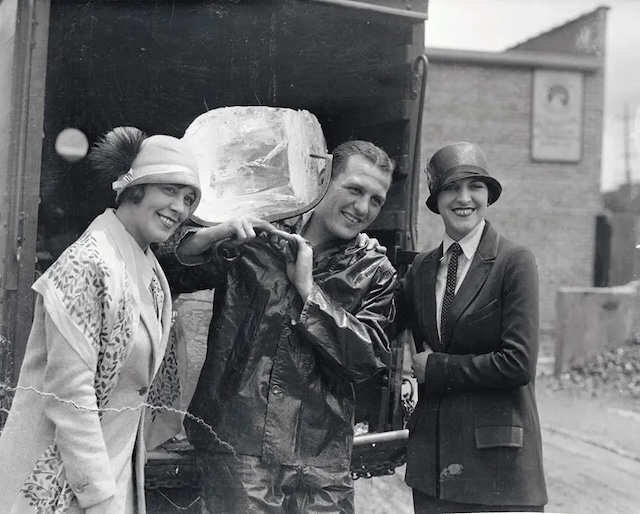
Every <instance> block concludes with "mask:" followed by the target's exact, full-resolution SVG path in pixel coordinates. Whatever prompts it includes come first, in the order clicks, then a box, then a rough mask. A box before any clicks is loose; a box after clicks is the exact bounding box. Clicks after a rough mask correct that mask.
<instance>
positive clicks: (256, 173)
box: [183, 107, 331, 225]
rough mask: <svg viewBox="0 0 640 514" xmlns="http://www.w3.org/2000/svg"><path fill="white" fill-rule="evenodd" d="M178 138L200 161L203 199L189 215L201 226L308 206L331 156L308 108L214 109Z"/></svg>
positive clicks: (319, 192) (283, 214) (320, 189)
mask: <svg viewBox="0 0 640 514" xmlns="http://www.w3.org/2000/svg"><path fill="white" fill-rule="evenodd" d="M183 139H185V140H187V141H188V142H189V143H190V144H191V146H192V148H193V149H194V152H195V154H196V157H197V159H198V164H199V170H200V182H201V184H202V200H201V202H200V205H199V206H198V208H197V209H196V211H195V213H194V214H193V217H194V219H195V220H196V221H198V222H200V223H202V224H205V225H211V224H215V223H220V222H224V221H227V220H229V219H233V218H237V217H238V216H241V215H245V214H252V215H255V216H258V217H261V218H265V219H268V220H270V221H273V220H276V219H283V218H287V217H290V216H293V215H296V214H299V213H302V212H305V211H307V210H309V209H311V208H312V207H313V206H314V205H315V204H316V203H317V202H318V201H320V199H321V198H322V196H323V195H324V193H325V192H326V188H327V185H328V182H329V178H330V170H331V166H330V162H331V161H330V156H328V155H327V146H326V142H325V138H324V134H323V133H322V128H321V127H320V123H319V122H318V120H317V119H316V117H315V116H314V115H313V114H311V113H310V112H308V111H305V110H293V109H286V108H280V107H223V108H220V109H214V110H211V111H208V112H206V113H204V114H202V115H200V116H198V117H197V118H196V119H195V120H194V121H193V123H191V125H189V127H188V128H187V130H186V132H185V135H184V137H183ZM318 156H325V159H323V158H320V157H318ZM327 159H328V160H327Z"/></svg>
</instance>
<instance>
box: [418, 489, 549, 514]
mask: <svg viewBox="0 0 640 514" xmlns="http://www.w3.org/2000/svg"><path fill="white" fill-rule="evenodd" d="M413 509H414V511H415V514H446V513H450V512H544V505H542V506H541V505H537V506H531V505H529V506H527V505H481V504H477V503H458V502H450V501H447V500H439V499H438V498H434V497H433V496H429V495H427V494H424V493H423V492H421V491H418V490H416V489H414V490H413Z"/></svg>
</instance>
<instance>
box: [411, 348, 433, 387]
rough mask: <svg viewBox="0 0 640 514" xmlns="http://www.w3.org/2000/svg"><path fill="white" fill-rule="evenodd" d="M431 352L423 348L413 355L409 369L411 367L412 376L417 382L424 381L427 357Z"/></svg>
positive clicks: (421, 382)
mask: <svg viewBox="0 0 640 514" xmlns="http://www.w3.org/2000/svg"><path fill="white" fill-rule="evenodd" d="M432 353H433V351H432V350H425V351H424V352H420V353H416V354H414V356H413V364H412V365H411V369H413V376H414V377H416V380H417V381H418V384H423V383H424V376H425V373H426V371H427V359H428V358H429V355H430V354H432Z"/></svg>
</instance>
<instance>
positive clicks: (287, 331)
mask: <svg viewBox="0 0 640 514" xmlns="http://www.w3.org/2000/svg"><path fill="white" fill-rule="evenodd" d="M282 335H284V336H285V337H289V336H290V335H291V329H290V328H289V327H284V330H283V331H282Z"/></svg>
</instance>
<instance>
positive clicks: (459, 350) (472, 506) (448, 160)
mask: <svg viewBox="0 0 640 514" xmlns="http://www.w3.org/2000/svg"><path fill="white" fill-rule="evenodd" d="M426 172H427V177H428V181H429V191H430V196H429V198H428V200H427V206H428V207H429V209H431V210H432V211H433V212H435V213H437V214H440V216H441V217H442V220H443V222H444V225H445V232H446V233H445V235H444V239H443V242H442V244H441V245H440V246H439V247H438V248H436V249H435V250H432V251H430V252H424V253H421V254H419V255H418V256H417V257H416V259H415V261H414V263H413V264H412V266H411V268H410V270H409V272H408V274H407V276H406V277H405V279H404V280H403V281H402V283H401V284H400V289H399V291H398V295H397V302H398V319H397V320H396V323H395V328H396V329H402V328H404V327H406V326H407V325H410V326H411V328H412V331H413V336H414V341H415V344H416V353H415V355H414V358H413V370H414V375H415V377H416V379H417V381H418V383H419V389H418V390H419V396H418V404H417V407H416V409H415V411H414V413H413V415H412V416H411V419H410V420H409V424H408V425H409V426H408V428H409V431H410V436H409V443H408V453H407V472H406V478H405V480H406V482H407V484H408V485H409V486H411V487H412V488H413V498H414V507H415V511H416V513H426V512H483V511H492V512H496V511H512V512H513V511H540V512H542V511H543V510H544V507H543V506H544V505H545V504H546V503H547V493H546V486H545V480H544V474H543V466H542V444H541V438H540V423H539V421H538V411H537V407H536V399H535V390H534V380H535V374H536V373H535V372H536V359H537V356H538V275H537V268H536V263H535V260H534V257H533V255H532V253H531V252H530V251H529V250H528V249H527V248H525V247H523V246H519V245H517V244H515V243H513V242H511V241H509V240H507V239H505V238H504V237H501V236H500V235H499V234H498V233H497V232H496V231H495V230H494V228H493V227H492V226H491V225H490V224H489V223H488V222H487V221H485V213H486V209H487V207H488V206H489V205H491V204H492V203H493V202H495V201H496V200H497V199H498V197H499V196H500V193H501V192H502V187H501V185H500V183H499V182H498V181H497V180H496V179H495V178H493V177H491V176H489V173H488V166H487V161H486V158H485V155H484V153H483V152H482V150H481V149H480V148H479V147H478V146H476V145H474V144H472V143H456V144H452V145H448V146H445V147H444V148H441V149H440V150H438V151H437V152H436V153H435V154H434V155H433V157H432V158H431V160H430V162H429V165H428V167H427V170H426Z"/></svg>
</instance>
